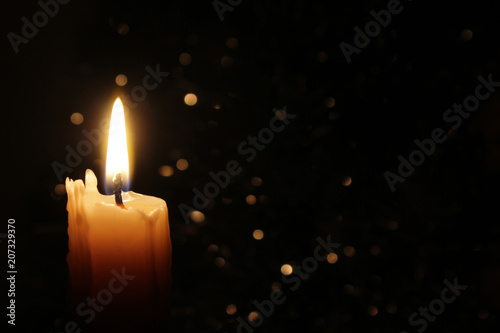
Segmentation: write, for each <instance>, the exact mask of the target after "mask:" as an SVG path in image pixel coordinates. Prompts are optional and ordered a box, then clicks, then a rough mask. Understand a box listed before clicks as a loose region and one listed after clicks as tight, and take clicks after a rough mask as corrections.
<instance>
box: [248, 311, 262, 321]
mask: <svg viewBox="0 0 500 333" xmlns="http://www.w3.org/2000/svg"><path fill="white" fill-rule="evenodd" d="M248 320H249V321H253V322H256V321H257V320H259V313H257V312H255V311H252V312H250V313H249V314H248Z"/></svg>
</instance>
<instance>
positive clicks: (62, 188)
mask: <svg viewBox="0 0 500 333" xmlns="http://www.w3.org/2000/svg"><path fill="white" fill-rule="evenodd" d="M54 192H56V194H57V195H64V194H66V186H65V185H64V184H57V185H56V186H55V187H54Z"/></svg>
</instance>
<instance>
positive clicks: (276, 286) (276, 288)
mask: <svg viewBox="0 0 500 333" xmlns="http://www.w3.org/2000/svg"><path fill="white" fill-rule="evenodd" d="M271 289H272V290H274V291H280V290H281V283H279V282H273V284H272V285H271Z"/></svg>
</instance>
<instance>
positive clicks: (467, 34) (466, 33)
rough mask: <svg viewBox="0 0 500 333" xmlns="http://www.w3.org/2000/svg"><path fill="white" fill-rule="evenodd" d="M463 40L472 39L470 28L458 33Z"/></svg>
mask: <svg viewBox="0 0 500 333" xmlns="http://www.w3.org/2000/svg"><path fill="white" fill-rule="evenodd" d="M460 37H461V38H462V40H463V41H465V42H468V41H470V40H471V39H472V31H471V30H470V29H465V30H463V31H462V33H461V34H460Z"/></svg>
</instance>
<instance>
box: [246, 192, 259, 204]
mask: <svg viewBox="0 0 500 333" xmlns="http://www.w3.org/2000/svg"><path fill="white" fill-rule="evenodd" d="M245 201H246V202H247V204H249V205H255V203H256V202H257V198H256V197H255V195H253V194H249V195H247V197H246V199H245Z"/></svg>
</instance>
